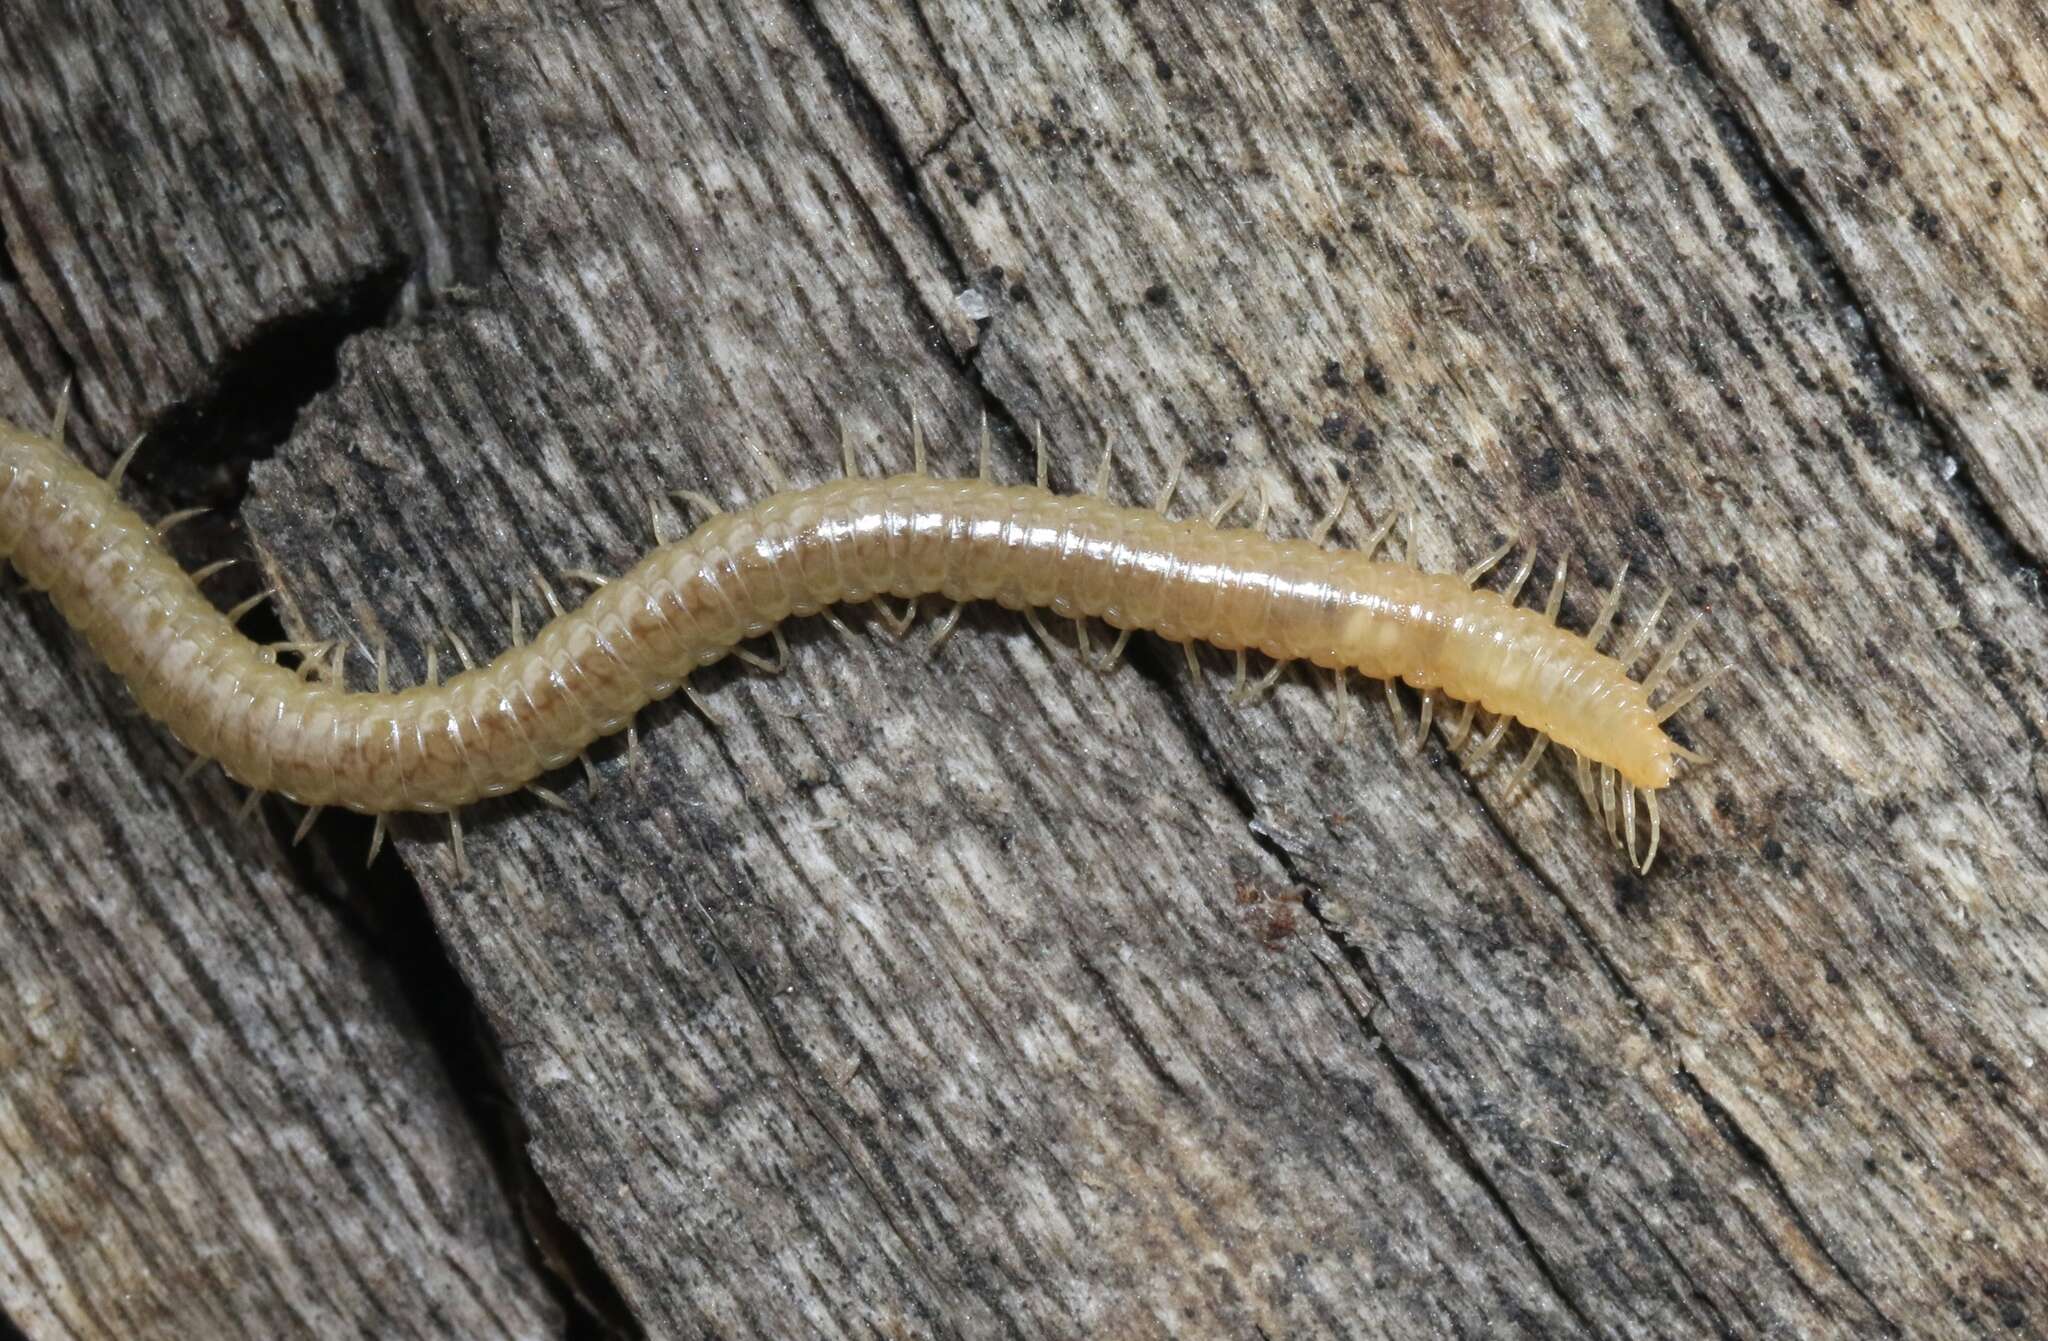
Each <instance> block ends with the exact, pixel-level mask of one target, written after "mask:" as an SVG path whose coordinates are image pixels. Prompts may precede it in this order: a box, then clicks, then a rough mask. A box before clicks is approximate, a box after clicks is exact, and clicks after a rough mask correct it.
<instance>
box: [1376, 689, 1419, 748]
mask: <svg viewBox="0 0 2048 1341" xmlns="http://www.w3.org/2000/svg"><path fill="white" fill-rule="evenodd" d="M1380 683H1381V684H1382V685H1383V686H1385V688H1386V691H1387V716H1388V717H1390V718H1392V719H1393V722H1394V740H1395V742H1396V744H1397V745H1398V746H1399V747H1400V751H1401V753H1403V754H1406V753H1408V747H1409V745H1410V744H1411V743H1412V742H1413V740H1414V737H1413V736H1412V734H1411V733H1410V732H1409V730H1408V711H1407V709H1405V708H1403V707H1402V706H1401V694H1400V691H1399V690H1397V689H1395V688H1394V682H1393V681H1392V680H1391V679H1387V680H1382V681H1380Z"/></svg>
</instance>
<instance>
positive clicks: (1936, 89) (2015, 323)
mask: <svg viewBox="0 0 2048 1341" xmlns="http://www.w3.org/2000/svg"><path fill="white" fill-rule="evenodd" d="M1672 8H1673V10H1674V12H1675V15H1677V16H1678V17H1679V20H1680V21H1679V22H1676V23H1674V29H1675V31H1677V32H1678V33H1679V34H1681V35H1682V37H1683V39H1685V40H1689V41H1693V42H1697V43H1698V44H1699V47H1700V50H1701V52H1702V54H1703V55H1704V57H1705V58H1706V59H1707V60H1709V61H1711V62H1712V64H1713V67H1714V70H1715V72H1716V74H1717V75H1718V76H1719V78H1720V80H1721V83H1722V85H1723V86H1724V87H1725V88H1726V90H1727V92H1728V95H1729V97H1730V99H1731V101H1732V102H1733V103H1734V104H1735V105H1736V106H1737V107H1739V108H1740V109H1741V112H1742V119H1743V121H1744V123H1745V124H1747V125H1749V126H1753V127H1755V131H1754V134H1755V136H1756V139H1757V141H1758V143H1759V144H1760V145H1761V146H1762V148H1763V150H1764V153H1765V155H1766V162H1767V163H1768V165H1769V167H1770V169H1771V171H1772V172H1773V173H1775V174H1776V175H1777V176H1778V178H1780V179H1781V180H1782V181H1783V182H1784V183H1785V186H1786V189H1788V190H1790V191H1791V192H1792V193H1793V194H1794V195H1795V197H1796V198H1797V200H1798V201H1799V203H1800V205H1801V207H1802V210H1803V213H1804V214H1805V216H1806V217H1807V218H1809V219H1810V220H1811V221H1812V224H1813V227H1814V228H1815V230H1816V231H1817V233H1818V235H1819V237H1820V238H1821V239H1822V240H1823V241H1824V242H1825V245H1826V247H1827V251H1828V255H1829V257H1830V258H1831V259H1832V260H1833V262H1834V263H1835V264H1836V265H1838V266H1839V267H1840V269H1841V273H1842V276H1843V278H1844V280H1845V281H1846V282H1847V284H1849V285H1850V286H1851V287H1852V288H1853V289H1854V291H1855V293H1856V295H1857V297H1858V299H1859V301H1860V303H1861V304H1862V305H1863V307H1864V310H1865V311H1867V313H1868V314H1869V316H1870V319H1871V325H1872V332H1873V335H1874V337H1875V340H1876V344H1877V348H1878V349H1879V351H1881V353H1882V354H1883V355H1884V357H1885V358H1887V359H1888V360H1890V361H1891V362H1893V363H1894V364H1896V366H1897V369H1898V373H1899V375H1900V376H1901V377H1903V378H1904V379H1905V381H1906V383H1907V384H1908V386H1909V387H1910V394H1911V395H1912V396H1913V397H1914V398H1915V400H1916V401H1917V403H1919V404H1920V405H1922V406H1924V407H1925V408H1926V410H1927V411H1928V413H1929V414H1930V416H1931V417H1932V418H1933V420H1934V421H1935V423H1936V424H1938V425H1939V426H1940V427H1941V428H1942V429H1943V430H1944V436H1943V439H1942V447H1943V449H1944V451H1945V452H1946V453H1948V454H1950V455H1951V456H1953V457H1955V458H1959V460H1957V466H1960V467H1963V468H1966V469H1967V470H1968V471H1969V472H1970V479H1971V480H1973V481H1974V482H1975V484H1976V487H1978V488H1981V489H1982V490H1983V491H1984V495H1985V498H1986V500H1987V501H1988V503H1989V504H1990V506H1991V508H1992V509H1993V511H1994V513H1995V514H1996V516H1997V518H1998V520H1999V522H2000V524H2001V525H2003V526H2004V527H2005V528H2007V529H2008V530H2009V531H2010V532H2011V533H2012V535H2013V537H2014V539H2015V540H2016V541H2017V542H2018V543H2019V544H2020V545H2021V546H2022V547H2023V548H2024V549H2025V550H2026V551H2027V552H2028V553H2029V554H2030V555H2031V556H2032V558H2033V560H2034V562H2036V563H2038V562H2040V560H2041V559H2042V558H2043V557H2044V556H2048V455H2044V453H2043V451H2042V447H2041V444H2042V442H2043V441H2044V440H2048V353H2044V351H2043V349H2042V341H2041V333H2042V331H2043V330H2044V329H2048V295H2044V293H2043V290H2042V286H2041V283H2040V273H2039V262H2040V258H2041V252H2042V247H2043V242H2042V236H2043V232H2044V230H2048V110H2044V106H2043V99H2044V98H2048V11H2044V10H2043V9H2042V7H2041V6H2040V5H2038V4H2034V3H2031V2H2030V0H2012V2H2011V3H1993V4H1984V3H1959V2H1956V0H1950V2H1949V3H1943V4H1934V5H1849V6H1834V7H1829V6H1823V5H1788V6H1783V7H1776V8H1766V7H1757V6H1748V5H1714V4H1699V3H1695V2H1694V0H1676V2H1675V3H1674V4H1673V6H1672ZM1953 468H1954V467H1945V469H1953Z"/></svg>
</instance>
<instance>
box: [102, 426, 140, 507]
mask: <svg viewBox="0 0 2048 1341" xmlns="http://www.w3.org/2000/svg"><path fill="white" fill-rule="evenodd" d="M148 436H149V435H148V434H147V433H137V434H136V435H135V441H133V442H131V443H129V444H128V450H127V451H125V452H122V453H121V455H120V456H118V457H116V458H115V459H114V466H113V469H111V470H109V471H108V472H107V487H108V488H109V489H112V490H113V491H114V492H115V493H119V492H120V491H121V481H122V480H124V479H126V478H127V477H128V463H129V462H130V461H133V460H134V459H135V454H136V453H137V452H139V451H141V450H142V440H143V439H144V438H146V437H148Z"/></svg>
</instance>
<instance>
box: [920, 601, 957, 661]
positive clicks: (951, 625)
mask: <svg viewBox="0 0 2048 1341" xmlns="http://www.w3.org/2000/svg"><path fill="white" fill-rule="evenodd" d="M965 608H966V606H965V603H964V602H961V601H955V602H953V608H952V609H951V610H948V611H947V612H946V613H945V615H944V616H942V617H941V618H940V620H939V622H938V626H937V627H936V628H935V629H933V631H932V640H931V641H930V642H928V643H926V644H925V645H924V654H925V655H926V656H935V655H937V653H938V650H939V649H940V648H941V647H944V646H945V645H946V639H948V638H950V637H952V636H953V630H954V629H957V628H959V627H960V612H961V611H962V610H963V609H965Z"/></svg>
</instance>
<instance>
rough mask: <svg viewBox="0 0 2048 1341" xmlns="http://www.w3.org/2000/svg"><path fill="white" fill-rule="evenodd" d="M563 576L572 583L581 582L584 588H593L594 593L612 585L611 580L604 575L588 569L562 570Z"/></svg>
mask: <svg viewBox="0 0 2048 1341" xmlns="http://www.w3.org/2000/svg"><path fill="white" fill-rule="evenodd" d="M562 576H563V577H566V578H568V579H569V580H570V581H572V582H581V583H582V584H583V585H584V586H586V587H589V588H591V589H592V590H593V591H595V590H596V589H597V588H599V587H605V586H609V585H611V579H610V578H608V577H606V576H605V575H604V574H603V573H599V572H593V571H592V570H591V569H588V568H564V569H563V570H562Z"/></svg>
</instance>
